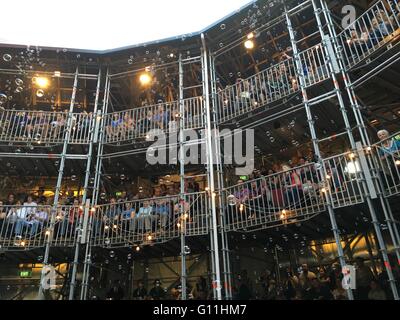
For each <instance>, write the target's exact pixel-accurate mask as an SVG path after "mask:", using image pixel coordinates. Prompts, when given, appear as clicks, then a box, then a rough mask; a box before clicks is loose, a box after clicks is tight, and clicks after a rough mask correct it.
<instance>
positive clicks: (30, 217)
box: [15, 196, 39, 238]
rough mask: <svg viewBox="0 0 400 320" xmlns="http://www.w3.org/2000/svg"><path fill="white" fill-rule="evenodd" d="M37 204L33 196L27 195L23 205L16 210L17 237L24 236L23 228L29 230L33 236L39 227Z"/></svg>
mask: <svg viewBox="0 0 400 320" xmlns="http://www.w3.org/2000/svg"><path fill="white" fill-rule="evenodd" d="M36 209H37V204H36V202H34V201H33V199H32V197H31V196H28V197H27V201H26V202H24V204H23V206H22V207H20V208H19V209H17V210H16V217H17V220H16V222H15V235H16V237H17V238H21V237H22V231H23V228H24V227H26V228H27V231H28V230H29V234H30V236H33V235H34V234H35V233H36V232H37V229H38V227H39V221H37V220H36V219H35V215H36Z"/></svg>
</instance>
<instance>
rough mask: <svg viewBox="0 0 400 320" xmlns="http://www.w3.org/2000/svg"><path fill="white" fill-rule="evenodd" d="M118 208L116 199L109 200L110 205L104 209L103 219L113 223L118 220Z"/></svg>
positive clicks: (119, 211)
mask: <svg viewBox="0 0 400 320" xmlns="http://www.w3.org/2000/svg"><path fill="white" fill-rule="evenodd" d="M120 213H121V210H120V206H119V205H118V204H117V199H116V198H114V197H112V198H111V199H110V205H109V206H108V207H107V208H106V212H105V216H104V219H105V220H106V221H110V222H113V221H115V220H118V219H119V218H120Z"/></svg>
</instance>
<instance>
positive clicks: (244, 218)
mask: <svg viewBox="0 0 400 320" xmlns="http://www.w3.org/2000/svg"><path fill="white" fill-rule="evenodd" d="M222 201H223V203H224V205H223V207H224V208H225V209H224V211H225V212H224V214H225V221H226V228H227V230H228V231H232V230H235V231H236V230H237V231H246V230H247V229H254V228H256V227H257V226H260V225H264V227H265V228H267V227H273V226H277V225H282V224H288V223H295V222H298V221H299V220H302V219H304V218H306V217H308V216H311V215H315V214H317V213H319V212H322V211H325V198H324V196H323V194H322V193H321V180H320V178H319V177H318V174H317V171H316V170H315V164H314V163H311V164H307V165H304V166H300V167H297V168H293V169H291V168H290V169H289V168H288V169H287V170H286V171H282V172H279V173H275V174H272V175H268V176H263V177H260V178H258V179H255V180H251V181H247V182H243V183H240V184H237V185H235V186H232V187H228V188H226V189H224V190H222Z"/></svg>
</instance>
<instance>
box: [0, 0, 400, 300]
mask: <svg viewBox="0 0 400 320" xmlns="http://www.w3.org/2000/svg"><path fill="white" fill-rule="evenodd" d="M310 8H312V10H313V13H314V18H315V23H316V27H317V33H316V34H317V35H318V34H319V42H318V44H316V45H314V46H312V47H310V48H308V49H306V50H301V49H300V48H299V43H300V40H301V39H299V38H298V37H297V35H296V32H295V26H294V25H293V21H292V18H293V16H294V15H297V14H299V13H300V12H302V10H306V9H310ZM396 10H397V9H396V8H395V7H394V5H393V3H392V2H390V1H387V0H380V1H377V2H376V3H375V4H373V6H372V7H371V8H369V9H368V10H367V11H366V12H365V13H363V14H362V15H361V16H360V17H358V18H357V19H356V21H354V22H353V23H352V24H351V25H350V26H348V27H347V28H346V29H345V30H343V31H342V32H340V33H337V32H336V28H335V25H334V23H333V20H332V16H331V12H330V10H329V8H328V5H327V3H326V2H325V1H324V0H308V1H304V2H303V3H302V4H301V5H298V6H296V7H293V8H287V7H286V6H284V11H283V13H282V14H281V15H280V16H279V17H277V18H276V19H274V21H273V23H277V21H278V22H283V23H285V24H286V27H287V31H288V40H289V41H290V43H291V47H292V50H293V56H292V57H287V59H284V60H282V61H281V62H279V63H278V64H276V65H273V66H270V67H268V68H266V69H264V70H261V71H260V72H257V73H255V74H254V75H252V76H250V77H248V78H246V79H243V80H241V81H240V82H237V83H236V84H234V85H231V86H227V87H226V88H224V89H218V85H217V71H216V63H217V62H218V58H219V57H221V55H223V53H225V52H226V51H228V50H231V49H232V48H234V46H235V45H239V42H237V41H234V42H232V44H229V45H226V46H225V48H223V49H218V50H216V51H214V52H213V51H212V50H210V49H209V48H208V44H207V40H206V37H205V36H204V34H201V39H200V42H201V45H200V48H199V51H200V55H199V56H196V57H191V58H183V57H182V56H181V55H179V59H178V60H177V61H176V62H175V65H176V66H177V67H178V70H179V82H178V84H177V92H178V93H179V97H178V100H176V101H172V102H162V103H158V104H156V105H150V106H143V107H139V108H134V109H127V110H123V111H116V112H114V111H111V110H110V101H111V98H110V92H111V87H112V83H113V80H115V79H120V78H121V77H131V76H133V75H135V74H138V73H140V72H142V71H143V69H140V70H134V71H127V72H119V73H114V74H112V73H111V72H110V69H109V68H108V69H106V68H104V67H101V68H99V71H98V73H97V74H81V73H80V72H79V69H78V68H77V69H76V72H75V73H74V74H63V75H62V76H64V77H66V78H69V79H71V80H73V86H72V93H71V99H70V107H69V110H68V112H67V113H64V112H56V111H51V112H50V111H29V110H0V124H1V125H0V142H2V143H8V144H9V145H10V146H17V145H20V146H30V145H32V144H36V145H37V144H42V145H46V146H52V145H58V146H61V151H60V153H52V154H51V155H50V154H49V153H46V152H43V153H33V152H32V153H17V152H4V153H1V154H0V157H14V158H21V157H25V158H37V159H41V158H51V159H59V161H58V163H59V168H58V177H57V182H56V186H55V188H54V189H55V196H54V202H53V204H52V205H51V206H48V207H46V208H45V209H43V210H45V211H46V210H47V212H49V216H48V217H47V219H45V220H44V221H43V222H41V223H38V224H37V225H35V227H32V226H31V227H29V228H27V227H24V225H20V224H19V223H18V220H17V221H12V220H5V221H4V222H3V223H2V224H1V227H0V228H1V229H0V244H1V246H2V248H3V249H7V250H29V249H35V248H44V259H43V266H44V267H43V270H44V271H46V270H47V269H46V267H47V266H49V265H50V262H49V254H50V251H51V250H52V248H53V247H65V248H70V250H73V252H74V260H73V264H72V272H71V279H70V288H69V290H70V291H69V299H70V300H73V299H75V297H76V293H75V292H76V291H77V279H76V276H77V270H78V266H79V264H80V263H83V275H82V285H81V290H80V293H79V296H80V299H81V300H86V299H87V298H88V287H89V277H90V268H91V265H92V261H91V255H92V248H93V247H100V248H122V247H129V248H136V247H140V246H146V245H149V244H151V245H154V244H155V245H157V244H158V243H159V244H161V243H165V242H168V241H170V240H172V239H180V247H181V248H180V249H181V251H180V258H181V271H180V275H181V279H180V281H181V289H182V295H181V298H182V299H183V300H185V299H187V298H188V297H187V295H186V287H187V265H186V256H187V255H188V254H189V250H190V248H188V246H187V244H186V239H187V237H196V236H209V239H210V240H209V241H210V258H211V266H210V269H211V274H212V289H213V296H214V299H217V300H221V299H226V300H229V299H232V298H233V292H232V282H233V279H232V278H233V277H232V271H231V268H232V263H231V261H230V259H231V250H230V244H229V241H228V234H229V233H230V232H253V231H256V230H268V229H269V228H273V227H276V226H280V225H287V224H292V223H298V222H301V221H307V220H310V219H312V218H313V217H315V216H316V215H319V214H323V213H328V215H329V219H330V223H331V227H332V232H333V236H334V239H335V243H336V246H337V251H338V252H337V256H338V258H339V262H340V264H341V266H342V267H345V266H346V265H347V262H346V257H345V254H344V250H343V246H342V235H341V232H340V229H339V226H338V223H337V220H336V213H335V211H337V210H338V209H340V208H343V207H350V206H355V205H359V204H364V203H365V204H366V205H367V206H368V211H369V213H370V217H371V221H372V225H373V228H374V232H375V234H376V236H377V239H378V244H379V251H380V254H381V255H382V259H383V262H384V266H385V268H386V273H387V276H388V280H389V283H390V287H391V291H392V293H393V297H394V299H395V300H399V294H398V291H397V288H396V283H395V279H394V276H393V273H392V268H391V265H390V261H389V258H388V249H387V247H388V245H387V244H386V243H385V241H384V238H383V236H382V227H381V221H379V219H378V216H377V214H376V210H377V209H378V208H377V206H376V205H375V204H374V203H373V201H374V200H376V201H377V202H379V204H380V208H379V210H382V212H383V213H384V217H385V223H387V225H388V229H389V233H390V239H391V242H392V245H393V248H394V251H395V253H396V256H397V260H398V261H400V237H399V231H398V222H396V220H395V218H394V216H393V213H392V208H391V207H390V205H389V201H388V200H389V198H390V197H394V196H398V195H399V194H400V160H399V159H400V149H397V150H394V151H393V150H392V151H393V152H388V151H387V144H388V142H389V143H390V141H392V139H394V138H395V137H396V136H397V135H398V134H399V133H397V134H395V135H393V136H388V137H387V138H386V139H385V140H382V141H380V142H378V143H375V144H372V143H371V140H370V137H369V135H368V133H367V130H366V125H365V123H364V121H363V117H362V114H361V111H360V110H361V108H360V105H359V102H358V99H357V97H356V94H355V90H356V89H357V87H359V86H360V85H361V84H362V83H364V82H365V81H367V80H368V79H370V78H372V77H374V76H375V75H376V74H378V73H379V72H380V71H381V70H384V69H385V68H387V67H388V66H390V65H392V64H393V63H395V62H398V61H399V60H400V56H399V55H398V54H397V53H396V54H394V55H393V56H392V57H391V58H390V59H386V60H385V61H383V62H379V65H378V66H377V67H374V68H373V69H372V70H369V71H368V72H367V73H365V74H364V75H363V76H361V77H360V78H358V79H355V80H352V79H351V78H350V76H349V72H350V71H351V70H353V69H354V68H360V67H362V63H364V62H365V61H371V60H374V59H377V57H379V56H381V55H383V54H387V52H391V51H392V50H393V49H394V48H396V46H397V45H398V40H399V35H400V23H399V16H398V11H396ZM373 19H376V20H378V21H386V24H385V28H386V29H385V30H382V28H380V29H379V30H378V31H375V32H374V33H375V34H374V37H372V38H371V36H370V37H369V38H368V39H364V40H362V41H363V42H360V41H361V40H360V39H359V37H358V38H357V37H355V34H356V35H359V34H360V33H361V31H362V30H364V29H365V28H367V29H368V28H370V26H371V25H372V22H373ZM273 23H271V25H273ZM271 25H268V24H267V25H264V26H261V27H260V28H259V29H260V30H261V29H262V30H268V28H270V27H271ZM240 44H241V42H240ZM194 64H196V65H199V66H200V68H201V79H200V80H199V83H197V84H195V85H194V86H195V87H197V88H199V89H201V92H202V94H201V95H199V96H192V97H187V96H186V94H185V92H186V90H187V89H190V88H189V87H186V84H185V81H184V74H185V67H186V66H188V65H189V66H190V65H194ZM367 65H368V64H367ZM162 67H163V66H162V65H158V66H157V68H162ZM0 72H2V73H10V72H12V70H0ZM81 79H86V80H90V81H96V92H95V102H94V107H93V112H91V113H90V114H88V113H78V112H76V111H75V110H74V107H75V104H76V103H75V102H76V101H75V99H76V93H77V90H78V86H79V81H80V80H81ZM322 83H324V84H327V85H328V86H330V88H331V89H330V90H329V91H327V92H324V93H322V94H320V95H318V96H315V95H314V96H313V97H312V98H310V97H309V91H310V89H312V88H315V86H318V85H320V84H322ZM277 84H278V85H277ZM102 91H103V95H102V98H101V92H102ZM250 91H252V94H251V98H250V93H249V92H250ZM297 94H300V96H301V98H302V101H301V102H300V103H299V104H297V105H295V106H292V107H288V108H287V109H285V110H284V111H283V112H281V113H280V114H279V113H278V114H274V116H275V117H282V116H284V115H287V114H289V113H290V112H294V111H299V110H304V111H305V113H306V116H307V124H308V127H309V130H310V134H311V142H312V146H313V152H314V154H315V159H314V162H311V163H308V164H305V165H303V166H299V167H296V168H289V169H288V170H286V171H282V172H278V173H274V174H271V175H268V176H263V177H260V178H257V179H254V180H250V181H247V182H244V183H242V184H237V185H232V186H227V185H226V183H225V174H226V172H225V170H224V161H223V158H224V154H223V148H222V145H221V140H222V138H224V137H222V136H220V134H219V129H220V128H221V127H222V126H223V125H224V124H226V123H227V122H229V121H232V120H235V119H240V118H241V117H243V116H246V115H247V114H248V113H252V112H259V111H262V110H263V108H264V109H267V108H268V106H270V105H271V104H274V103H276V102H280V101H284V100H285V99H288V98H290V97H293V96H294V95H297ZM328 99H331V100H332V99H334V100H335V101H337V105H338V107H339V109H338V112H339V113H340V116H341V118H342V120H343V122H344V131H343V132H340V133H338V134H337V135H341V136H343V137H346V138H347V140H348V143H349V146H350V149H349V150H348V151H347V152H345V153H342V154H337V155H334V156H330V157H326V156H324V155H323V154H322V153H321V152H320V143H321V142H323V141H324V140H325V139H326V138H319V137H318V136H317V133H316V130H315V126H314V122H315V120H314V117H313V109H314V108H318V107H321V105H322V104H323V103H324V102H325V101H327V100H328ZM346 99H348V100H349V101H350V105H349V106H347V105H346V102H345V100H346ZM100 100H102V101H100ZM100 105H101V108H100V107H99V106H100ZM157 110H165V111H167V116H166V118H165V119H163V120H161V121H162V125H161V126H162V129H163V134H168V135H174V136H175V137H176V140H175V141H176V142H175V143H170V142H169V140H167V139H165V140H163V141H161V142H162V143H161V144H160V145H159V146H161V148H159V149H158V150H161V149H162V148H165V149H167V148H175V149H176V150H178V148H179V155H178V159H177V164H178V166H179V177H180V191H179V194H177V195H169V196H164V197H159V198H151V199H138V200H133V201H128V202H126V203H124V204H125V206H126V207H128V208H129V210H131V212H132V215H131V216H126V217H122V216H121V212H118V209H117V206H116V204H115V203H107V204H99V203H100V202H99V196H100V193H101V185H102V179H103V176H104V165H103V161H104V160H105V159H115V158H119V157H128V156H132V155H135V154H146V153H148V147H143V148H133V149H124V150H122V149H121V150H122V151H113V152H110V151H107V150H114V149H107V147H108V146H112V147H113V148H116V149H118V148H119V147H120V146H127V145H129V144H130V143H132V141H143V140H147V141H149V135H152V134H157V130H160V125H156V124H155V122H146V121H144V119H145V118H146V116H147V115H148V114H154V113H155V112H156V111H157ZM349 111H351V113H352V115H353V117H354V119H355V121H356V130H354V128H352V127H351V124H350V120H349V116H348V112H349ZM22 118H24V119H28V120H25V123H24V125H21V119H22ZM119 119H124V120H125V121H127V122H128V123H132V125H131V126H130V127H127V128H123V129H121V130H120V129H118V130H119V131H118V132H115V129H114V126H113V121H118V120H119ZM41 121H43V123H47V124H52V123H54V125H49V126H43V125H42V122H41ZM263 121H264V122H266V121H270V119H267V118H261V119H257V120H256V121H254V122H253V123H252V124H250V125H244V126H243V127H240V128H242V129H247V128H254V127H256V126H257V125H260V124H261V123H262V122H263ZM60 123H62V125H60ZM189 130H195V131H196V132H198V133H201V135H200V138H199V139H197V140H196V139H195V140H193V139H192V140H191V141H189V142H188V141H187V136H186V134H187V132H188V131H189ZM215 132H216V134H215ZM355 136H358V137H359V138H360V140H361V141H360V142H358V141H356V138H355ZM213 140H215V141H213ZM75 144H76V145H82V146H86V147H87V152H86V153H82V154H77V153H73V152H72V153H71V152H69V147H70V146H71V145H75ZM193 146H201V149H202V151H204V159H205V162H204V163H203V164H204V167H205V169H204V175H205V176H206V178H207V188H206V189H205V191H200V192H194V193H189V192H187V190H186V189H185V179H187V178H191V177H190V176H187V175H186V170H185V166H186V165H187V163H186V162H185V161H186V158H185V155H186V151H187V150H188V149H189V148H190V147H193ZM202 156H203V155H202ZM82 160H83V161H85V172H84V178H83V181H84V184H83V196H82V202H81V203H77V204H73V205H63V204H60V203H59V196H60V193H61V188H62V182H63V178H64V168H65V162H66V161H82ZM349 164H350V165H352V167H353V168H355V170H354V172H353V173H351V174H350V173H346V170H348V168H349ZM295 172H304V173H305V174H309V177H310V178H309V179H308V181H307V182H306V183H304V182H300V183H299V184H297V185H296V186H295V187H293V186H292V187H289V186H285V184H286V183H287V180H288V179H289V180H290V177H291V175H292V174H293V173H295ZM92 175H93V176H92ZM91 179H92V180H93V181H92V182H93V183H91V182H90V180H91ZM277 182H278V183H279V184H280V185H283V186H285V187H286V189H284V188H281V189H274V187H273V186H274V185H275V184H276V183H277ZM285 190H286V191H285ZM287 190H290V191H289V192H288V191H287ZM249 194H252V196H251V197H250V196H249ZM90 195H91V196H90ZM149 207H150V211H146V208H149ZM28 208H29V205H28ZM143 208H145V209H143ZM19 209H20V208H19V207H15V208H12V210H14V211H15V212H17V210H19ZM32 209H33V208H32ZM35 210H36V209H35ZM139 212H141V215H138V213H139ZM146 212H147V213H146ZM150 212H153V213H156V214H151V213H150ZM76 217H78V218H77V219H76ZM33 230H34V231H33ZM16 235H17V237H16ZM80 252H84V260H83V261H79V259H80ZM132 268H133V267H132ZM42 276H43V278H45V276H46V274H45V273H43V274H42ZM43 285H44V283H43V281H41V287H40V294H42V293H43ZM347 294H348V298H349V299H350V300H352V299H354V297H353V292H352V290H351V289H348V290H347Z"/></svg>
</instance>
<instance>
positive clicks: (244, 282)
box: [238, 270, 253, 300]
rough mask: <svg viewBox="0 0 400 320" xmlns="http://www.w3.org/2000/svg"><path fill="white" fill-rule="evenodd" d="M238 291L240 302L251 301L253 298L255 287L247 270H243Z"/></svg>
mask: <svg viewBox="0 0 400 320" xmlns="http://www.w3.org/2000/svg"><path fill="white" fill-rule="evenodd" d="M238 291H239V292H238V299H239V300H250V299H251V298H252V297H253V286H252V284H251V281H250V279H249V277H248V276H247V270H242V272H241V274H240V278H239V290H238Z"/></svg>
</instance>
